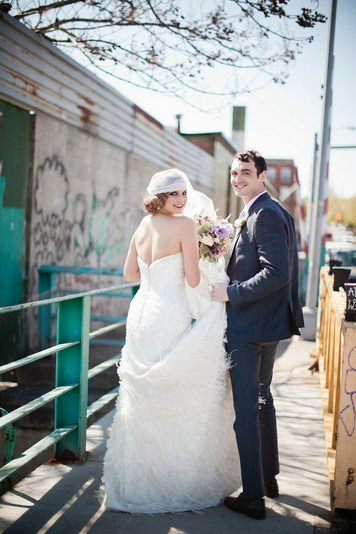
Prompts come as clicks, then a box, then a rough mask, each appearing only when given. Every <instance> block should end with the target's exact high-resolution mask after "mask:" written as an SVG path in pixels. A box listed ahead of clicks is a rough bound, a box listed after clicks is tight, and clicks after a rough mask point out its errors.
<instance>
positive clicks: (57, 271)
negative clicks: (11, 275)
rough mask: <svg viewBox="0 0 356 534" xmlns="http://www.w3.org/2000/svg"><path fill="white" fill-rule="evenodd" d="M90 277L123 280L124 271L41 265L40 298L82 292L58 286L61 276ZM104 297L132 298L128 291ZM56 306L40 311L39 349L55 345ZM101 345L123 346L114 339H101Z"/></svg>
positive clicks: (107, 319)
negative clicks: (53, 329) (111, 277)
mask: <svg viewBox="0 0 356 534" xmlns="http://www.w3.org/2000/svg"><path fill="white" fill-rule="evenodd" d="M63 274H64V275H74V276H81V275H89V276H90V277H92V276H103V275H104V276H117V277H119V278H123V269H110V268H94V267H77V266H73V265H41V267H40V268H39V269H38V291H39V295H40V298H41V299H43V298H46V299H50V298H52V297H55V296H60V295H61V294H66V295H68V294H78V293H81V292H82V291H78V290H75V289H71V288H68V287H65V288H61V287H59V284H58V279H59V276H60V275H63ZM101 296H102V297H114V298H115V297H119V298H125V297H126V298H127V297H128V298H130V297H131V293H128V292H127V291H126V292H125V291H118V292H108V293H106V294H101ZM55 314H56V312H55V306H53V305H50V304H49V305H48V306H42V307H41V308H40V309H39V310H38V324H39V337H38V339H39V348H40V349H45V348H46V347H48V346H49V345H51V344H52V343H53V340H54V337H55V336H52V324H53V321H52V318H53V316H55ZM90 318H91V320H93V321H102V322H109V323H110V322H112V321H114V320H115V321H121V320H122V319H123V317H110V316H102V315H100V316H99V315H91V316H90ZM91 344H99V340H97V339H93V340H92V341H91ZM100 345H121V346H122V344H121V342H120V341H119V340H113V339H103V338H102V339H100Z"/></svg>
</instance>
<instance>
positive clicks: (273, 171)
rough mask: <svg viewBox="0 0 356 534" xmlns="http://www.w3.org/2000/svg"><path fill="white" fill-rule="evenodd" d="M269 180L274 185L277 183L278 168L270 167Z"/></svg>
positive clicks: (268, 170) (268, 171)
mask: <svg viewBox="0 0 356 534" xmlns="http://www.w3.org/2000/svg"><path fill="white" fill-rule="evenodd" d="M267 178H268V180H269V181H270V182H272V183H273V182H275V181H276V167H268V169H267Z"/></svg>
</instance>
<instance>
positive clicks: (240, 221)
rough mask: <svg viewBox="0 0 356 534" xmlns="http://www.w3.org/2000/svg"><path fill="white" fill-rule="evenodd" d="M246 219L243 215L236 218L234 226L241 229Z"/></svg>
mask: <svg viewBox="0 0 356 534" xmlns="http://www.w3.org/2000/svg"><path fill="white" fill-rule="evenodd" d="M246 221H247V219H245V218H244V217H241V219H236V221H235V222H234V226H236V228H238V229H239V230H240V231H241V230H242V228H243V227H244V226H245V224H246Z"/></svg>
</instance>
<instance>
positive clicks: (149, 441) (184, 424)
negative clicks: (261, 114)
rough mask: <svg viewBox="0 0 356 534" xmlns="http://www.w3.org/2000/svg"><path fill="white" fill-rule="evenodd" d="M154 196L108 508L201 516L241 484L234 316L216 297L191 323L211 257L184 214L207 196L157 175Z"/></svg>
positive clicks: (178, 177) (106, 480)
mask: <svg viewBox="0 0 356 534" xmlns="http://www.w3.org/2000/svg"><path fill="white" fill-rule="evenodd" d="M147 191H148V193H149V195H148V196H146V197H145V199H144V210H145V211H146V213H148V215H147V216H146V217H145V218H144V219H143V220H142V221H141V223H140V225H139V227H138V228H137V230H136V232H135V233H134V236H133V238H132V240H131V244H130V248H129V252H128V255H127V259H126V263H125V267H124V276H125V278H126V280H128V281H136V280H141V285H140V289H139V291H138V292H137V294H136V296H135V298H134V299H133V301H132V303H131V306H130V310H129V313H128V318H127V332H126V344H125V347H124V348H123V351H122V358H121V365H120V367H119V371H118V374H119V377H120V394H119V397H118V401H117V409H116V414H115V417H114V421H113V426H112V429H111V435H110V438H109V440H108V443H107V452H106V455H105V459H104V475H103V486H102V488H101V489H102V494H103V495H104V506H105V507H106V508H107V509H109V510H116V511H125V512H131V513H133V514H140V513H145V514H149V513H164V512H182V511H186V510H202V509H204V508H207V507H210V506H215V505H217V504H218V503H219V502H220V501H221V500H222V499H223V498H224V497H225V496H226V495H230V494H231V493H233V492H234V491H235V490H236V489H237V488H238V487H239V486H240V470H239V459H238V453H237V447H236V440H235V435H234V431H233V423H234V412H233V403H232V397H231V391H230V383H229V377H228V373H227V369H228V362H227V360H226V354H225V351H224V346H223V337H224V331H225V309H224V306H223V304H221V303H219V302H211V301H210V298H209V300H208V305H207V306H205V311H204V312H203V313H201V316H200V317H199V318H198V320H197V321H196V322H195V324H194V325H193V326H191V312H190V307H189V301H188V296H187V294H188V295H189V296H190V300H191V304H192V305H193V304H194V302H193V301H194V299H195V295H194V292H196V291H197V289H191V288H195V287H197V286H198V284H199V282H200V269H199V265H201V264H202V260H200V262H199V249H198V239H197V230H196V224H195V222H194V221H193V219H192V218H190V217H187V216H185V215H182V214H183V212H184V214H185V213H186V211H187V210H188V206H189V204H191V206H190V214H191V215H193V213H192V212H193V211H194V210H197V209H198V205H199V199H201V198H203V197H204V199H205V200H208V199H207V197H205V195H202V194H201V193H198V192H197V191H194V190H193V188H192V187H191V184H190V182H189V180H188V178H187V177H186V175H185V174H184V173H183V172H181V171H179V170H178V169H169V170H168V171H162V172H159V173H157V174H155V175H154V176H153V177H152V179H151V182H150V184H149V187H148V188H147ZM197 201H198V203H197ZM187 203H188V206H187V208H186V209H185V207H186V204H187ZM214 213H215V212H214ZM204 263H205V262H204ZM186 283H187V284H188V285H189V286H190V290H189V291H187V290H186ZM202 284H203V281H202V283H201V284H200V285H199V288H201V287H202ZM187 287H188V286H187ZM203 287H205V288H206V290H207V288H208V286H207V284H206V282H205V286H204V285H203ZM199 288H198V290H199ZM206 293H207V291H206ZM205 296H206V295H205ZM207 297H209V295H207ZM193 307H195V308H197V306H193Z"/></svg>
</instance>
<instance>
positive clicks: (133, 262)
mask: <svg viewBox="0 0 356 534" xmlns="http://www.w3.org/2000/svg"><path fill="white" fill-rule="evenodd" d="M124 278H125V280H127V282H137V281H138V280H141V274H140V269H139V267H138V262H137V250H136V244H135V234H134V235H133V236H132V239H131V243H130V247H129V251H128V253H127V257H126V261H125V265H124Z"/></svg>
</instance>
